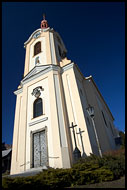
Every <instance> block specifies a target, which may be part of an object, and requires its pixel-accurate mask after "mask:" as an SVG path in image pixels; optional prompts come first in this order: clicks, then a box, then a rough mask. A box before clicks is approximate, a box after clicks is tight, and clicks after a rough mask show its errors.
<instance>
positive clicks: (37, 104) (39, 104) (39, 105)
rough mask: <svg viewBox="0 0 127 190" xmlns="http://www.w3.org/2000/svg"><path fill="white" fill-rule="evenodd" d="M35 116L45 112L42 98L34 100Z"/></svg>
mask: <svg viewBox="0 0 127 190" xmlns="http://www.w3.org/2000/svg"><path fill="white" fill-rule="evenodd" d="M33 108H34V110H33V117H34V118H35V117H38V116H40V115H42V114H43V109H42V99H41V98H38V99H36V100H35V101H34V106H33Z"/></svg>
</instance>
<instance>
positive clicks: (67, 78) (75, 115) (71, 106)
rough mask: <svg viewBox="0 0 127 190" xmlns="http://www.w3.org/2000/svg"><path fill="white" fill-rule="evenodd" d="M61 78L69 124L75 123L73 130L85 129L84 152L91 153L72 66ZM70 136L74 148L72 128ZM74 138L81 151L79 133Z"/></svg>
mask: <svg viewBox="0 0 127 190" xmlns="http://www.w3.org/2000/svg"><path fill="white" fill-rule="evenodd" d="M62 78H63V86H64V92H65V97H66V105H67V111H68V117H69V124H70V126H71V122H73V123H74V124H76V125H77V127H75V132H79V128H81V130H85V132H84V133H83V134H82V135H83V143H84V149H85V151H86V154H87V155H89V154H90V153H92V149H91V144H90V141H89V137H88V132H87V128H86V122H85V119H84V115H83V110H82V106H81V101H80V97H79V92H78V88H77V84H76V78H75V74H74V70H73V68H70V69H68V70H66V71H65V72H64V73H63V74H62ZM70 130H71V129H70ZM71 138H72V143H73V149H74V148H75V145H74V139H73V134H72V130H71ZM76 140H77V146H78V148H79V149H80V151H81V153H82V147H81V139H80V137H79V135H77V134H76Z"/></svg>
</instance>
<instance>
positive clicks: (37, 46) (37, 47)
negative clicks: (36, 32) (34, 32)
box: [34, 42, 41, 55]
mask: <svg viewBox="0 0 127 190" xmlns="http://www.w3.org/2000/svg"><path fill="white" fill-rule="evenodd" d="M40 52H41V42H37V43H36V44H35V46H34V55H37V54H38V53H40Z"/></svg>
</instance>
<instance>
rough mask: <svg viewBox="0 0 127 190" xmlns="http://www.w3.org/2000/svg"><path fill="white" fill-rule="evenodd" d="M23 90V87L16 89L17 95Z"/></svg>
mask: <svg viewBox="0 0 127 190" xmlns="http://www.w3.org/2000/svg"><path fill="white" fill-rule="evenodd" d="M22 92H23V88H20V89H18V90H16V91H14V94H15V95H18V94H20V93H22Z"/></svg>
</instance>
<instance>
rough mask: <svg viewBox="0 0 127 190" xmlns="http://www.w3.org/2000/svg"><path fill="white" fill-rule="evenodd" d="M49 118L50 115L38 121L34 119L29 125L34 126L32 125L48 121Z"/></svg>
mask: <svg viewBox="0 0 127 190" xmlns="http://www.w3.org/2000/svg"><path fill="white" fill-rule="evenodd" d="M47 119H48V117H44V118H42V119H39V120H37V121H33V122H31V123H29V127H30V126H32V125H35V124H37V123H40V122H43V121H46V120H47Z"/></svg>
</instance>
